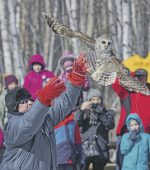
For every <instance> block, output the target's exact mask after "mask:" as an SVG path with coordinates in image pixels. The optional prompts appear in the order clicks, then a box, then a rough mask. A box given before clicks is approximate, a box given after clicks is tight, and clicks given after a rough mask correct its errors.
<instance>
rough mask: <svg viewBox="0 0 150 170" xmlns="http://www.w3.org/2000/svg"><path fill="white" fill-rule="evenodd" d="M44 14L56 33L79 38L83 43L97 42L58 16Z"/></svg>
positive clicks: (91, 43)
mask: <svg viewBox="0 0 150 170" xmlns="http://www.w3.org/2000/svg"><path fill="white" fill-rule="evenodd" d="M42 15H43V17H44V19H45V21H46V22H47V24H48V26H49V27H50V28H51V29H52V30H53V32H54V33H56V34H58V35H60V36H66V37H69V38H78V39H79V40H81V41H82V42H83V43H86V44H87V45H88V46H90V45H93V44H95V40H94V39H93V38H91V37H89V36H88V35H86V34H84V33H82V32H79V31H73V30H72V29H70V28H69V27H68V26H67V25H65V24H63V23H61V22H59V21H58V20H57V19H56V18H54V17H52V16H49V15H47V14H46V13H44V12H43V13H42Z"/></svg>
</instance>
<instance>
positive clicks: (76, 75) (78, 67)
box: [68, 53, 87, 87]
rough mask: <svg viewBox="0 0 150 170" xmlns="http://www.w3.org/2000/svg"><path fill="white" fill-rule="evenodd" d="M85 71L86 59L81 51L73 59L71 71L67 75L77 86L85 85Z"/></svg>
mask: <svg viewBox="0 0 150 170" xmlns="http://www.w3.org/2000/svg"><path fill="white" fill-rule="evenodd" d="M86 73H87V66H86V59H85V55H84V54H83V53H81V54H80V56H79V57H78V58H77V59H76V60H75V61H74V64H73V68H72V73H70V74H69V75H68V79H69V80H70V81H71V83H72V84H73V85H75V86H78V87H83V86H84V85H85V77H86Z"/></svg>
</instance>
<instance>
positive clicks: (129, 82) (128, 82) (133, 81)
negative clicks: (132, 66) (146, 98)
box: [119, 74, 150, 95]
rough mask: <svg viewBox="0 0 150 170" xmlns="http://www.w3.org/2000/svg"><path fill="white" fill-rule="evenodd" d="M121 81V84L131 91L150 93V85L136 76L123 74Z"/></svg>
mask: <svg viewBox="0 0 150 170" xmlns="http://www.w3.org/2000/svg"><path fill="white" fill-rule="evenodd" d="M119 81H120V84H121V85H122V86H123V87H125V88H126V89H127V90H129V91H135V92H137V93H142V94H144V95H150V91H149V89H148V87H147V86H146V85H145V84H143V83H142V82H140V81H139V80H138V79H137V78H135V77H132V76H128V75H124V74H123V75H122V76H121V78H120V79H119Z"/></svg>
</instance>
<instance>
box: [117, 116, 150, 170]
mask: <svg viewBox="0 0 150 170" xmlns="http://www.w3.org/2000/svg"><path fill="white" fill-rule="evenodd" d="M131 119H135V120H136V121H137V122H138V123H139V127H140V133H139V134H138V135H137V138H136V140H134V141H133V140H131V139H130V137H129V136H130V131H131V130H130V127H129V122H130V121H129V120H131ZM126 124H127V127H128V130H129V133H126V134H124V135H123V136H122V140H121V146H120V150H121V153H122V154H123V155H124V159H123V165H122V170H148V169H149V163H148V162H149V156H150V136H149V134H147V133H144V130H143V125H142V122H141V119H140V118H139V116H138V115H137V114H130V115H128V117H127V120H126Z"/></svg>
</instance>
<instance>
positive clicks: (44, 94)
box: [37, 77, 66, 106]
mask: <svg viewBox="0 0 150 170" xmlns="http://www.w3.org/2000/svg"><path fill="white" fill-rule="evenodd" d="M65 90H66V87H65V85H64V83H63V82H62V81H60V80H59V79H58V78H57V77H55V78H52V79H51V80H49V82H48V83H47V84H46V86H45V87H44V88H43V89H42V90H40V91H39V92H38V95H37V96H38V99H39V101H40V102H41V103H42V104H44V105H46V106H50V105H51V101H52V100H53V99H54V98H56V97H58V96H59V95H60V94H61V93H62V92H64V91H65Z"/></svg>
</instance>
